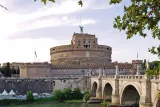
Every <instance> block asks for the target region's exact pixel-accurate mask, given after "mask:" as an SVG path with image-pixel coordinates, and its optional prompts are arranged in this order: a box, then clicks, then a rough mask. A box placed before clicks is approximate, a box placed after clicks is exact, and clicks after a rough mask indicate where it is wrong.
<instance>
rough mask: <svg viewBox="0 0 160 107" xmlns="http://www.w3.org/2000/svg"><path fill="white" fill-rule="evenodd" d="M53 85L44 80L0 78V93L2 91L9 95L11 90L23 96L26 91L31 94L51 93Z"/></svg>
mask: <svg viewBox="0 0 160 107" xmlns="http://www.w3.org/2000/svg"><path fill="white" fill-rule="evenodd" d="M53 86H54V83H53V82H52V81H51V80H50V81H46V80H45V79H38V78H37V79H27V78H26V79H20V78H19V79H18V78H17V79H12V78H8V79H5V78H0V93H2V92H3V91H4V89H5V90H6V91H7V92H8V93H9V92H10V91H11V89H12V90H13V91H14V92H15V93H16V94H20V95H25V94H26V93H27V91H32V92H33V93H38V94H39V93H52V92H53Z"/></svg>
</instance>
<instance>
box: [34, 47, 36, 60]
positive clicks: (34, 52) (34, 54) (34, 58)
mask: <svg viewBox="0 0 160 107" xmlns="http://www.w3.org/2000/svg"><path fill="white" fill-rule="evenodd" d="M35 61H36V56H35V49H34V62H35Z"/></svg>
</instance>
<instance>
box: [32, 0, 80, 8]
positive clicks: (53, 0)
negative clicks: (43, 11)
mask: <svg viewBox="0 0 160 107" xmlns="http://www.w3.org/2000/svg"><path fill="white" fill-rule="evenodd" d="M34 1H37V0H34ZM47 1H50V2H53V3H55V2H56V1H55V0H41V2H43V3H44V4H45V5H46V4H47ZM78 5H80V6H81V7H82V6H83V2H82V0H79V1H78Z"/></svg>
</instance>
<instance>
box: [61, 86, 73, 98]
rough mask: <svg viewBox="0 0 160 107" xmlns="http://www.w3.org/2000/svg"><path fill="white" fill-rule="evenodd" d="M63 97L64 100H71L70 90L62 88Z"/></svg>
mask: <svg viewBox="0 0 160 107" xmlns="http://www.w3.org/2000/svg"><path fill="white" fill-rule="evenodd" d="M63 92H64V95H65V100H71V99H72V90H71V89H70V88H64V90H63Z"/></svg>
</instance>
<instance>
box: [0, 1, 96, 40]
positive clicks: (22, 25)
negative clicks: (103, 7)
mask: <svg viewBox="0 0 160 107" xmlns="http://www.w3.org/2000/svg"><path fill="white" fill-rule="evenodd" d="M11 1H12V2H10V3H14V2H13V1H14V0H11ZM3 2H4V0H3ZM84 2H85V3H84V4H85V5H84V6H83V7H80V6H79V5H77V1H76V0H64V1H63V2H61V3H60V4H58V3H56V4H54V5H47V6H45V5H44V6H43V7H41V8H40V9H39V10H38V11H35V12H33V13H30V14H25V13H24V14H17V13H16V12H15V13H14V12H10V10H8V11H6V10H4V9H2V10H0V14H1V20H0V29H1V30H0V34H1V35H2V36H0V38H5V37H9V36H10V35H12V34H14V33H15V32H18V31H25V30H30V29H38V28H45V27H51V26H52V27H56V26H63V25H67V24H68V25H76V24H77V23H78V22H79V21H77V19H76V18H68V17H67V15H68V14H71V13H74V12H78V11H81V10H84V9H87V8H89V6H90V4H91V1H90V0H86V1H84ZM4 3H6V4H8V3H9V2H4ZM57 14H59V15H62V16H63V15H64V17H63V18H62V19H61V18H59V17H58V16H56V15H57ZM51 15H52V17H49V18H43V20H42V19H39V18H41V17H43V16H51ZM53 15H54V16H53ZM78 20H79V19H78ZM82 24H95V21H94V20H90V19H89V20H88V19H87V20H86V19H84V20H83V21H82Z"/></svg>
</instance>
